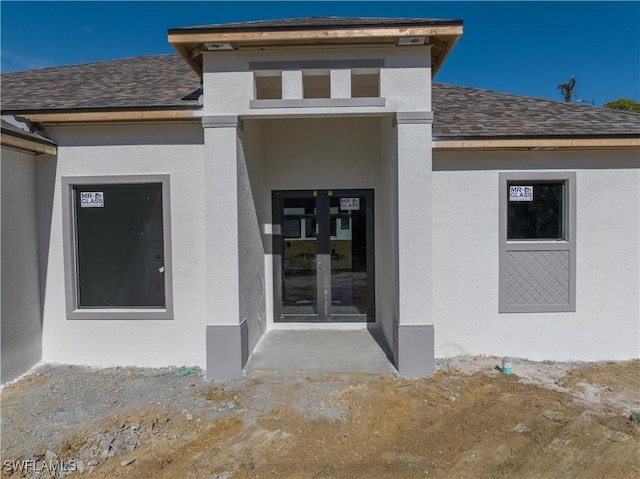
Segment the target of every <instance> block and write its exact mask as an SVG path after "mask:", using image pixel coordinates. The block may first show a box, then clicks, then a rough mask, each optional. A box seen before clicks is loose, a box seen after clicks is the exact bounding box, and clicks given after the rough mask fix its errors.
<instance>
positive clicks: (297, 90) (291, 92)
mask: <svg viewBox="0 0 640 479" xmlns="http://www.w3.org/2000/svg"><path fill="white" fill-rule="evenodd" d="M303 96H304V87H303V85H302V71H301V70H297V71H296V70H293V71H289V70H284V71H283V72H282V98H283V99H284V100H299V99H301V98H303Z"/></svg>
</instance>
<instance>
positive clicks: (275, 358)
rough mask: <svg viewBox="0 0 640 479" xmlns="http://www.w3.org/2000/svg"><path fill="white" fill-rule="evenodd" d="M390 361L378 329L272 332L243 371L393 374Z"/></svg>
mask: <svg viewBox="0 0 640 479" xmlns="http://www.w3.org/2000/svg"><path fill="white" fill-rule="evenodd" d="M392 361H393V360H392V353H391V350H390V349H389V346H388V345H387V343H386V341H385V340H384V337H383V335H382V331H380V330H379V329H370V330H366V329H360V330H336V329H331V330H327V329H312V330H290V329H289V330H277V329H275V330H271V331H267V332H266V333H265V335H264V336H262V338H261V339H260V342H259V343H258V345H257V346H256V348H255V349H254V351H253V353H251V357H250V358H249V361H248V362H247V364H246V366H245V371H246V372H247V373H254V372H258V371H286V372H295V371H305V372H321V373H346V372H359V373H371V374H378V373H391V374H396V373H397V370H396V368H395V367H394V366H393V362H392Z"/></svg>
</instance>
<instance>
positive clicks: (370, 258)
mask: <svg viewBox="0 0 640 479" xmlns="http://www.w3.org/2000/svg"><path fill="white" fill-rule="evenodd" d="M333 195H336V196H337V195H340V196H346V197H349V196H354V197H355V196H364V197H365V198H366V200H367V201H366V208H365V215H366V216H365V217H366V222H367V225H366V232H365V237H366V240H365V241H366V243H367V245H366V248H367V258H366V264H367V305H366V309H367V312H366V313H362V314H330V311H331V310H330V307H331V305H330V304H329V303H330V298H331V252H330V249H331V236H330V218H331V212H330V197H331V196H333ZM285 198H316V218H317V224H318V234H317V240H316V241H317V245H316V250H317V252H318V253H317V257H316V258H317V263H316V268H318V269H320V268H321V270H320V271H317V273H318V274H317V276H316V278H317V285H316V286H317V291H318V294H317V297H318V314H317V315H304V314H287V315H285V314H283V313H282V283H283V269H284V254H283V246H284V241H283V238H282V234H283V229H284V227H283V222H284V214H283V213H284V210H283V200H284V199H285ZM374 200H375V197H374V190H373V189H372V188H363V189H334V190H329V189H324V190H274V191H272V192H271V208H272V223H273V230H272V237H273V238H272V239H273V309H274V317H273V320H274V322H276V323H291V322H304V323H324V324H330V323H345V322H350V323H351V322H375V277H376V275H375V234H374V232H375V228H374V220H375V216H374ZM325 266H327V267H325ZM321 313H322V314H321Z"/></svg>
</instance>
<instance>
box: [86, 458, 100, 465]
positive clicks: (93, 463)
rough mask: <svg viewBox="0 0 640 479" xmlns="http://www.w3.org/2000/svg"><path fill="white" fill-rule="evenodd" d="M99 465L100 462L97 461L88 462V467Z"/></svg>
mask: <svg viewBox="0 0 640 479" xmlns="http://www.w3.org/2000/svg"><path fill="white" fill-rule="evenodd" d="M97 465H98V461H96V460H95V459H91V460H90V461H89V462H87V466H88V467H93V466H97Z"/></svg>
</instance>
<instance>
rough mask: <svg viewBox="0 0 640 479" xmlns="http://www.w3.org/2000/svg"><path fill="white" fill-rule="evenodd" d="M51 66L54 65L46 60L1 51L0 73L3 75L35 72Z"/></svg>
mask: <svg viewBox="0 0 640 479" xmlns="http://www.w3.org/2000/svg"><path fill="white" fill-rule="evenodd" d="M51 66H54V63H53V62H52V61H51V60H48V59H46V58H38V57H31V56H25V55H17V54H15V53H12V52H10V51H8V50H0V71H1V72H2V73H9V72H15V71H21V70H35V69H37V68H47V67H51Z"/></svg>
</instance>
